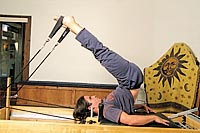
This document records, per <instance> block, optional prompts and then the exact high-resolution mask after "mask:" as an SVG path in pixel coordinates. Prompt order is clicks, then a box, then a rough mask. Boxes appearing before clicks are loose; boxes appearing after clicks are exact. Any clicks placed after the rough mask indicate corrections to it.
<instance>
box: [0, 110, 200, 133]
mask: <svg viewBox="0 0 200 133" xmlns="http://www.w3.org/2000/svg"><path fill="white" fill-rule="evenodd" d="M13 108H19V109H23V110H24V109H26V110H31V111H37V112H42V113H50V114H53V115H62V116H67V117H70V116H72V111H73V110H72V109H62V108H41V107H26V106H19V107H18V106H14V107H13ZM22 112H23V111H20V110H11V117H10V119H11V120H0V132H1V133H4V132H6V133H11V132H12V133H13V132H20V133H41V132H42V133H49V132H51V133H66V132H67V133H68V132H69V133H102V132H109V133H121V132H123V133H129V132H131V133H140V132H141V133H200V123H196V122H195V121H191V123H193V125H195V126H196V127H197V128H199V130H197V129H195V130H194V129H176V128H155V127H134V126H114V125H99V124H98V123H96V124H76V123H74V121H73V120H62V119H60V120H59V119H51V118H50V119H48V118H45V119H44V118H43V120H42V118H39V117H38V118H37V117H35V118H25V117H21V118H20V117H19V116H20V115H22V116H23V115H24V116H28V115H29V116H30V113H22ZM4 113H5V108H3V109H1V110H0V115H1V117H0V118H1V119H3V118H4V116H3V115H4ZM27 114H28V115H27ZM17 115H18V116H17ZM177 120H178V119H177Z"/></svg>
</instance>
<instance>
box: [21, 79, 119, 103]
mask: <svg viewBox="0 0 200 133" xmlns="http://www.w3.org/2000/svg"><path fill="white" fill-rule="evenodd" d="M23 84H24V85H23V88H22V89H20V91H19V92H18V99H17V105H29V106H55V105H60V106H66V107H74V106H75V104H76V101H77V100H78V98H79V97H80V96H83V95H96V96H97V97H100V98H104V97H105V96H107V95H108V94H109V93H110V92H111V91H112V90H114V89H115V88H116V85H107V84H106V85H105V84H85V83H63V82H62V83H58V82H38V81H37V82H36V81H33V82H27V83H23ZM21 85H22V84H18V88H20V86H21Z"/></svg>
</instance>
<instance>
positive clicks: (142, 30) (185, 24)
mask: <svg viewBox="0 0 200 133" xmlns="http://www.w3.org/2000/svg"><path fill="white" fill-rule="evenodd" d="M199 5H200V1H199V0H151V1H150V0H84V1H83V0H41V1H37V0H15V1H13V0H6V1H5V0H1V8H0V14H10V15H30V16H32V32H31V51H30V52H31V57H32V56H33V55H34V54H35V53H36V52H37V50H38V49H39V48H41V47H42V45H43V43H44V41H45V40H46V39H47V36H48V35H49V33H50V31H51V29H52V27H53V26H54V24H55V22H54V21H53V17H54V16H55V15H74V16H75V18H76V20H77V21H78V22H79V23H80V24H81V25H82V26H84V27H86V28H87V29H89V30H90V31H91V32H92V33H93V34H94V35H96V36H97V37H98V39H99V40H101V41H102V42H103V43H104V44H105V45H106V46H108V47H109V48H110V49H112V50H114V51H116V52H117V53H119V54H120V55H122V56H123V57H124V58H126V59H128V60H130V61H133V62H135V63H136V64H138V66H139V67H140V68H141V69H143V68H144V67H147V66H150V65H151V64H152V63H154V62H155V61H156V60H158V59H159V58H160V57H161V56H162V55H163V54H164V53H165V52H166V51H167V50H168V49H169V48H170V47H171V45H172V44H173V43H175V42H186V43H187V44H188V45H189V46H190V47H191V48H192V49H193V51H194V53H195V54H196V56H197V57H198V58H199V57H200V53H199V51H198V48H199V44H200V37H199V36H200V31H199V27H200V14H199V12H200V8H199ZM62 30H64V29H62ZM62 30H60V31H59V33H58V34H57V35H56V37H54V38H53V39H52V40H51V42H50V43H49V44H48V45H47V46H46V47H45V49H43V51H42V52H41V53H40V55H39V56H38V57H37V58H36V59H35V60H34V62H33V63H31V66H30V72H32V71H34V69H35V68H36V67H37V65H38V64H39V63H40V62H41V60H42V59H43V58H44V57H45V56H46V54H47V53H48V52H49V51H50V50H51V49H52V47H53V45H54V44H55V43H56V41H57V40H58V38H59V36H60V34H61V33H62ZM74 38H75V36H74V35H73V34H72V33H71V34H69V35H68V36H67V37H66V38H65V40H64V41H63V42H62V44H60V45H59V46H58V47H57V48H56V50H55V51H54V52H53V53H52V54H51V55H50V57H49V58H48V59H47V60H46V61H45V63H44V64H43V65H42V66H41V67H40V68H39V70H38V71H37V72H36V73H35V74H34V75H33V77H32V78H31V80H45V81H66V82H88V83H116V80H115V79H114V78H113V77H112V76H111V75H110V74H109V73H108V72H107V71H106V70H105V69H104V68H103V67H101V66H100V64H99V63H98V62H97V61H96V60H95V59H94V57H93V55H92V54H91V53H90V52H89V51H87V50H85V49H84V48H82V47H81V46H80V44H79V43H78V42H77V41H76V40H75V39H74Z"/></svg>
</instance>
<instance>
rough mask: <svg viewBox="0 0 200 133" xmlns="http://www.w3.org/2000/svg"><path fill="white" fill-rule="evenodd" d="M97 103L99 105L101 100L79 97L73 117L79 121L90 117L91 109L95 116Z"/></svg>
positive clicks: (91, 97) (94, 97) (92, 97)
mask: <svg viewBox="0 0 200 133" xmlns="http://www.w3.org/2000/svg"><path fill="white" fill-rule="evenodd" d="M99 103H101V99H100V98H97V97H96V96H81V97H80V98H79V99H78V101H77V103H76V106H75V108H74V112H73V117H74V118H75V119H78V120H80V121H82V120H85V119H86V118H87V117H88V116H90V110H91V108H92V109H93V112H94V113H96V114H97V113H98V106H99Z"/></svg>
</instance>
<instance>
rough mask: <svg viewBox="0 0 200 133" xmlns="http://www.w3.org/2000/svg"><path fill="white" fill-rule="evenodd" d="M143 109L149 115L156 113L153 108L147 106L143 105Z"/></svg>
mask: <svg viewBox="0 0 200 133" xmlns="http://www.w3.org/2000/svg"><path fill="white" fill-rule="evenodd" d="M143 107H144V110H145V111H146V112H147V113H150V112H153V113H156V111H155V110H153V109H152V108H150V107H148V106H147V105H143Z"/></svg>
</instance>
